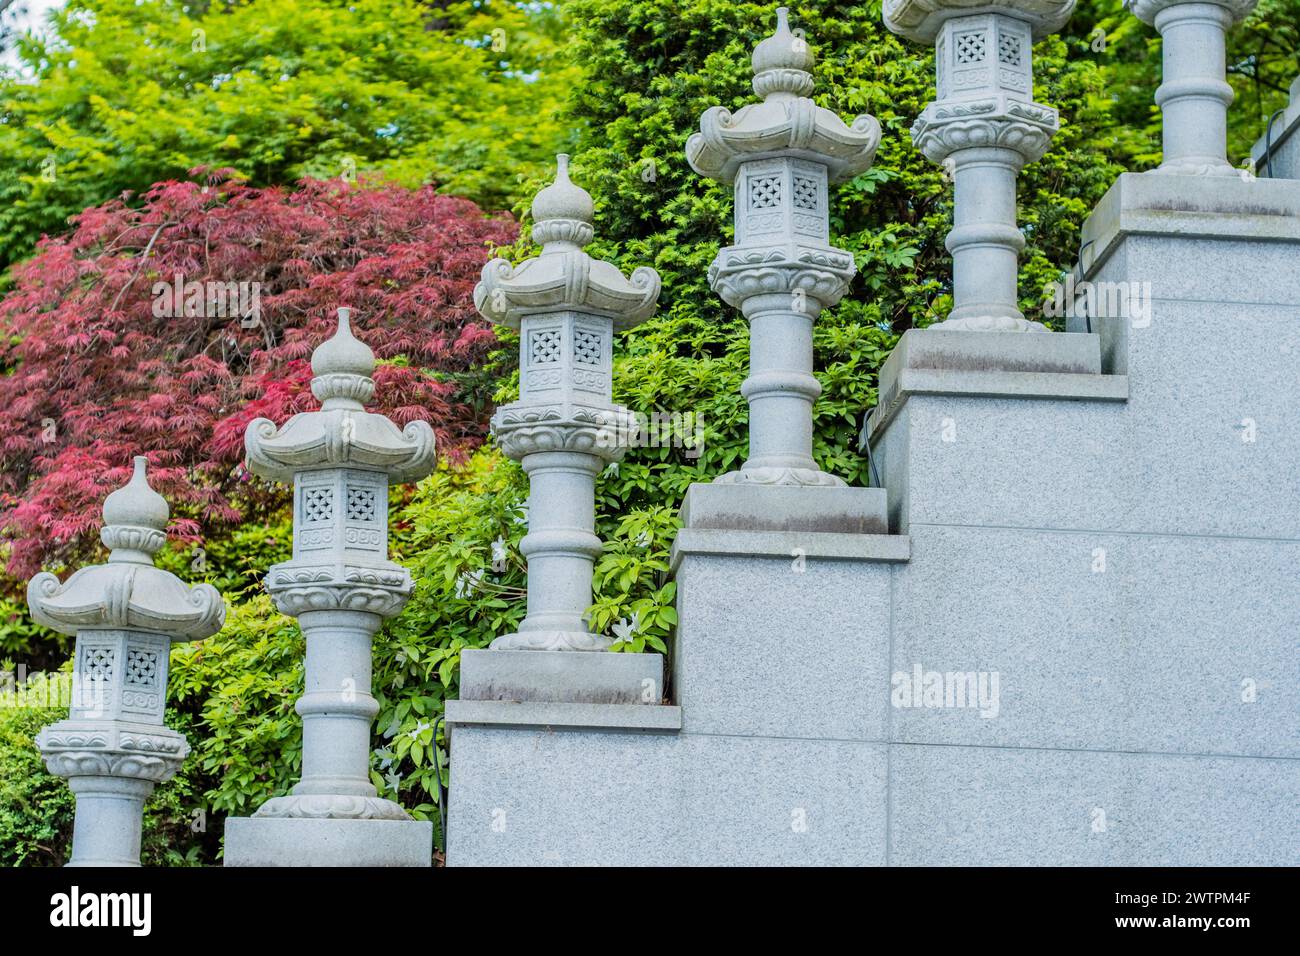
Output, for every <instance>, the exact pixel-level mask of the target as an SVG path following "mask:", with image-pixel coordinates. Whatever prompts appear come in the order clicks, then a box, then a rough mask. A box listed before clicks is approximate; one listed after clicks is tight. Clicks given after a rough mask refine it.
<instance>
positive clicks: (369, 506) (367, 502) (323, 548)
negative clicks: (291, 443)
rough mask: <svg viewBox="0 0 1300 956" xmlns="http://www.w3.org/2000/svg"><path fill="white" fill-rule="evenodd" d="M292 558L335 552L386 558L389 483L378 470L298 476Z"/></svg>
mask: <svg viewBox="0 0 1300 956" xmlns="http://www.w3.org/2000/svg"><path fill="white" fill-rule="evenodd" d="M295 507H296V509H297V515H296V516H295V520H294V558H295V559H296V558H304V557H305V558H310V557H312V556H313V555H319V557H320V559H321V560H328V554H329V553H331V552H334V551H335V550H336V549H343V550H348V551H362V552H368V553H370V554H372V555H378V556H379V557H381V558H383V557H386V556H387V546H388V542H387V525H388V483H387V479H386V477H385V476H384V475H383V474H380V473H378V472H369V471H357V470H352V469H342V468H329V469H322V470H320V471H313V472H307V473H305V474H302V475H299V476H298V481H297V482H296V485H295Z"/></svg>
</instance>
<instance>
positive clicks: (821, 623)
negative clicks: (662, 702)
mask: <svg viewBox="0 0 1300 956" xmlns="http://www.w3.org/2000/svg"><path fill="white" fill-rule="evenodd" d="M685 533H686V532H685V531H683V534H685ZM692 533H694V534H706V533H710V532H692ZM837 537H851V536H837ZM881 537H887V536H881ZM777 555H779V556H773V557H761V556H754V555H752V554H751V555H724V554H702V553H687V554H685V555H683V556H682V557H681V558H680V560H679V562H678V564H677V571H676V574H677V578H676V580H677V614H678V621H679V623H678V628H677V633H676V635H675V638H674V645H673V655H672V661H673V690H674V697H675V699H676V701H677V703H678V704H679V705H680V706H681V708H682V728H683V730H684V731H685V732H689V733H710V734H736V735H762V736H772V737H788V738H834V739H839V740H882V739H884V729H885V720H886V717H887V715H886V709H887V696H888V695H887V690H888V667H889V660H888V659H889V652H888V644H889V637H888V635H889V614H890V569H891V567H893V565H892V564H890V563H886V562H881V561H877V560H862V559H858V560H844V559H842V558H836V559H833V560H826V559H822V558H820V557H817V556H816V554H815V552H809V553H807V554H802V555H796V556H794V557H792V556H791V555H790V552H789V551H788V550H787V551H784V553H781V552H779V551H778V552H777Z"/></svg>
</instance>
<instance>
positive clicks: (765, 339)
mask: <svg viewBox="0 0 1300 956" xmlns="http://www.w3.org/2000/svg"><path fill="white" fill-rule="evenodd" d="M812 64H813V57H812V53H811V51H810V49H809V46H808V43H807V42H806V40H805V39H804V37H803V36H802V35H796V34H795V33H793V32H792V31H791V30H790V25H789V22H788V19H787V12H786V9H785V8H784V7H781V8H779V9H778V10H777V28H776V33H775V34H774V35H773V36H771V37H769V38H768V39H766V40H764V41H763V42H762V43H760V44H759V45H758V47H757V49H755V51H754V56H753V67H754V92H756V93H757V94H758V95H759V96H762V97H763V101H762V102H761V103H755V104H751V105H748V106H745V107H743V108H742V109H740V110H739V111H737V112H736V113H735V115H734V116H733V115H732V113H731V111H730V110H728V109H726V108H724V107H721V106H714V107H712V108H710V109H709V110H708V111H706V112H705V114H704V115H703V116H702V117H701V118H700V131H699V132H698V133H695V134H693V135H692V136H691V137H690V139H688V140H687V141H686V158H687V160H688V161H689V162H690V164H691V168H692V169H694V170H695V171H696V172H697V173H699V174H700V175H702V176H707V177H709V178H711V179H717V180H719V181H721V182H724V183H728V184H733V185H734V190H735V207H734V210H733V212H734V216H735V226H736V228H735V244H734V245H731V246H726V247H725V248H723V249H721V250H720V251H719V252H718V256H717V258H716V259H715V260H714V262H713V264H712V265H711V266H710V267H709V284H710V286H711V287H712V288H713V290H714V291H715V292H717V293H718V294H719V295H720V296H721V297H722V298H723V300H724V301H725V302H726V303H727V304H728V305H731V306H734V307H735V308H738V309H740V310H741V311H742V312H743V313H744V315H745V318H746V319H747V320H748V321H749V326H750V353H749V354H750V362H749V375H748V377H747V378H746V379H745V382H744V384H743V385H742V386H741V393H742V394H743V395H744V396H745V400H746V401H747V402H748V403H749V457H748V458H747V459H746V460H745V462H744V463H743V464H742V465H741V467H740V469H739V470H738V471H734V472H729V473H728V474H725V475H721V476H719V477H718V478H716V479H714V480H715V481H717V482H719V483H723V484H743V485H748V484H757V485H792V486H797V487H836V486H843V485H844V480H843V479H841V478H838V477H836V476H834V475H830V474H827V473H826V472H823V471H822V470H821V469H820V468H818V467H817V463H816V462H815V461H813V457H812V410H813V403H814V402H815V401H816V400H817V396H818V395H820V394H821V385H820V384H819V383H818V381H817V379H816V377H815V376H814V375H813V348H812V330H813V322H814V321H816V319H817V316H818V315H820V314H821V311H822V310H823V309H826V308H830V307H831V306H833V305H835V303H837V302H839V300H840V298H841V297H842V296H843V295H844V293H845V292H846V291H847V290H848V287H849V282H850V280H851V279H852V278H853V276H854V274H855V272H856V271H857V267H856V266H855V265H854V262H853V256H852V254H851V253H849V252H848V251H846V250H844V249H838V248H836V247H834V246H832V245H831V244H830V205H829V195H830V194H829V191H828V186H829V184H831V183H835V182H839V181H842V180H844V179H848V178H850V177H852V176H855V175H858V174H859V173H862V172H864V171H866V170H867V169H869V168H870V166H871V163H872V160H873V159H874V157H875V154H876V147H877V146H878V145H879V144H880V124H879V123H878V122H877V121H876V120H875V118H874V117H872V116H859V117H857V118H856V119H855V120H853V122H852V124H849V125H846V124H845V123H844V122H843V121H842V120H841V119H840V118H839V117H838V116H836V115H835V114H834V113H832V112H830V111H829V110H827V109H825V108H824V107H821V106H818V105H817V104H816V103H815V102H813V100H811V99H810V98H809V94H811V93H812V90H813V77H812V73H811V70H812Z"/></svg>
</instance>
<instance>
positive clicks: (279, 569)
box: [226, 309, 434, 866]
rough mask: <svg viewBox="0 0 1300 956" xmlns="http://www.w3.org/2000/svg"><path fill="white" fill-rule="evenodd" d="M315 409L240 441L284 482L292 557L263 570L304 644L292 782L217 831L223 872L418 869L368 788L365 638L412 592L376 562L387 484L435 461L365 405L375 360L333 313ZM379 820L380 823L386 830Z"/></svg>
mask: <svg viewBox="0 0 1300 956" xmlns="http://www.w3.org/2000/svg"><path fill="white" fill-rule="evenodd" d="M311 365H312V371H313V372H314V373H315V377H314V378H313V379H312V383H311V388H312V394H313V395H315V396H316V397H317V398H318V399H320V401H321V407H320V410H319V411H312V412H304V413H302V414H299V415H295V416H293V417H292V418H290V419H289V421H288V422H286V423H285V424H284V426H283V427H282V428H277V427H276V425H275V424H274V423H273V422H271V421H269V420H268V419H265V418H259V419H257V420H256V421H253V422H250V423H249V425H248V429H247V431H246V432H245V435H244V445H245V450H246V452H247V461H248V468H249V470H250V471H252V472H253V473H254V474H257V475H261V476H263V477H265V478H270V479H272V480H275V481H281V482H286V483H289V482H291V483H292V484H293V489H294V517H293V530H294V535H293V558H292V559H291V560H289V561H287V562H284V563H282V564H277V565H274V566H272V567H271V569H270V573H269V574H268V575H267V577H266V582H265V585H266V589H267V591H269V592H270V594H271V596H272V597H273V598H274V600H275V604H276V607H278V608H279V609H280V611H282V612H283V613H285V614H288V615H290V616H291V617H296V618H297V619H298V625H299V627H300V628H301V629H302V633H303V637H304V638H305V639H306V642H307V661H306V692H305V693H304V694H303V696H302V697H301V698H299V700H298V703H297V706H296V710H297V712H298V713H299V714H300V715H301V716H302V718H303V746H302V780H301V782H299V783H298V784H297V785H296V786H295V787H294V788H293V792H292V794H290V795H289V796H285V797H276V798H273V799H271V800H268V801H267V802H266V803H264V804H263V805H262V806H261V807H260V808H259V809H258V810H257V812H256V813H255V814H254V816H253V817H252V818H251V819H231V820H228V821H227V826H226V862H227V865H410V866H428V865H429V864H430V859H431V855H432V853H431V851H432V846H431V841H432V829H431V827H430V825H429V824H428V823H420V822H417V821H414V820H412V819H411V817H410V815H409V814H407V812H406V811H405V810H403V809H402V807H401V806H399V805H398V804H397V803H395V802H393V801H392V800H386V799H383V798H381V797H380V796H379V795H378V793H377V792H376V790H375V787H374V784H372V783H371V781H370V773H369V769H370V729H371V722H372V721H373V720H374V718H375V715H376V714H377V713H378V711H379V704H378V702H377V701H376V700H375V698H374V697H373V696H372V695H371V692H370V689H371V642H372V640H373V638H374V635H375V632H376V631H378V629H379V627H380V624H381V623H382V620H383V618H386V617H392V616H394V615H396V614H398V613H399V612H400V611H401V609H402V607H403V606H404V605H405V604H406V601H407V599H408V598H409V597H410V594H411V591H412V590H413V582H412V580H411V575H410V573H409V572H408V571H407V570H406V569H405V568H403V567H402V566H401V565H398V564H395V563H393V562H392V561H390V560H388V487H389V484H390V483H391V482H399V483H400V482H408V481H415V480H418V479H419V478H422V477H424V476H425V475H427V474H429V473H430V472H431V471H432V470H433V467H434V436H433V430H432V429H431V428H430V427H429V425H428V424H427V423H426V422H419V421H417V422H411V423H410V424H409V425H407V426H406V427H405V428H404V429H400V430H399V429H398V427H397V426H396V425H394V424H393V422H391V421H390V420H389V419H388V418H386V417H384V416H383V415H378V414H375V413H373V412H368V411H366V410H365V404H366V403H367V402H368V401H370V399H371V398H372V397H373V395H374V390H375V383H374V380H373V378H372V377H371V376H372V374H373V372H374V368H375V357H374V353H372V352H371V351H370V349H369V348H368V347H367V346H366V345H365V344H363V343H362V342H360V341H358V340H357V339H356V338H355V337H354V336H353V334H352V329H351V326H350V322H349V310H347V309H339V327H338V331H337V332H336V333H335V334H334V336H333V338H331V339H330V340H329V341H327V342H325V343H324V344H322V345H320V346H319V347H318V348H317V349H316V351H315V352H314V353H312V360H311ZM385 824H392V825H391V826H386V825H385Z"/></svg>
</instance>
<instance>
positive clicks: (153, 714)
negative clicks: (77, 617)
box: [71, 630, 171, 724]
mask: <svg viewBox="0 0 1300 956" xmlns="http://www.w3.org/2000/svg"><path fill="white" fill-rule="evenodd" d="M170 647H171V641H170V639H169V638H168V637H167V636H166V635H162V634H151V633H146V632H140V631H120V630H116V631H115V630H104V631H95V630H90V631H82V632H81V633H79V634H78V636H77V651H76V657H75V666H74V669H73V686H72V701H71V705H72V706H71V716H72V717H74V718H78V719H81V718H87V717H93V718H104V719H107V720H135V721H139V722H141V723H150V724H160V723H162V719H163V708H164V706H165V700H164V692H165V690H166V687H167V655H168V652H169V650H170Z"/></svg>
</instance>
